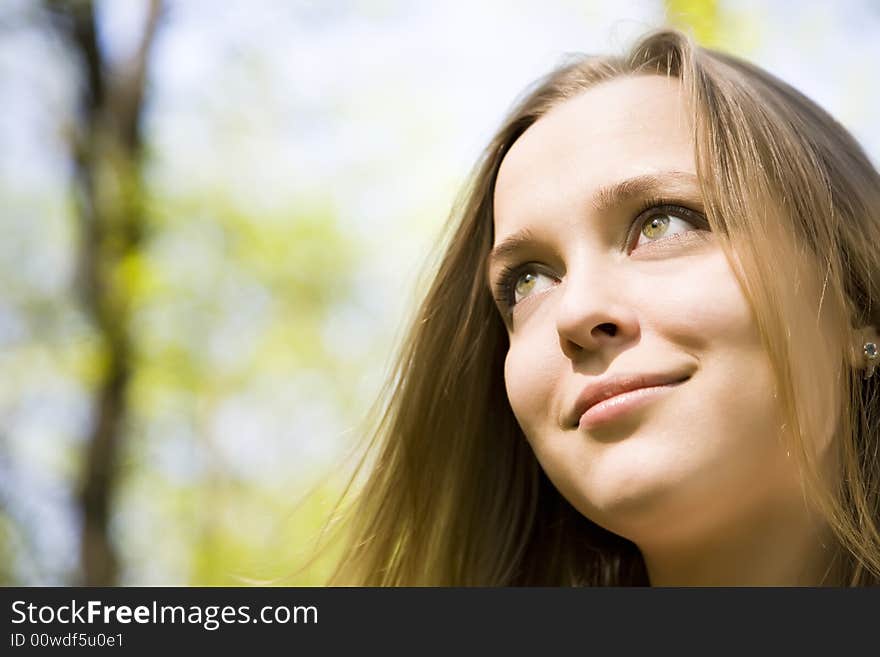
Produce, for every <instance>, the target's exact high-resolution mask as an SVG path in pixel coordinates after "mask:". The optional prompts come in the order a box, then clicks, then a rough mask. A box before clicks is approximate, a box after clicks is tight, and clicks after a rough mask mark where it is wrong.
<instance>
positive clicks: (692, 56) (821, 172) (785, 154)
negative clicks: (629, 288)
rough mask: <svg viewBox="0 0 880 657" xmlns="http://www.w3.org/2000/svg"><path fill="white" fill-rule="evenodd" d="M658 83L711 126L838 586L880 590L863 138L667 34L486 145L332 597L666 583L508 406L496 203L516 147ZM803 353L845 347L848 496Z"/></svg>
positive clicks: (876, 217)
mask: <svg viewBox="0 0 880 657" xmlns="http://www.w3.org/2000/svg"><path fill="white" fill-rule="evenodd" d="M647 74H650V75H664V76H671V77H675V78H678V79H679V80H680V83H681V86H682V90H683V92H684V94H685V96H686V98H687V100H688V102H689V106H690V108H691V110H692V114H693V127H694V143H695V148H696V165H697V173H698V176H699V178H700V181H701V185H702V192H703V197H704V198H703V200H704V204H705V207H706V214H707V218H708V220H709V223H710V226H711V228H712V230H713V232H716V233H718V235H719V237H720V238H721V243H722V245H723V246H724V248H725V249H726V252H727V254H728V257H729V258H735V260H736V262H737V267H736V268H735V270H736V272H737V276H738V277H739V280H740V284H741V285H742V288H743V290H744V292H745V293H746V296H747V298H748V300H749V303H750V304H751V306H752V310H753V312H754V316H755V318H756V322H757V326H758V329H759V331H760V334H761V337H762V340H763V342H764V345H765V347H766V349H767V353H768V355H769V357H770V361H771V364H772V367H773V370H774V374H775V377H776V383H777V386H778V391H777V397H778V399H779V402H780V404H781V407H782V410H783V412H784V415H785V418H786V427H787V429H788V430H789V432H790V436H792V438H791V439H790V440H791V443H790V445H789V446H788V448H789V449H790V450H791V451H792V452H793V453H794V454H795V455H796V457H797V459H798V463H799V465H800V466H801V471H802V473H803V480H804V482H805V490H806V492H807V493H808V494H809V496H810V499H812V500H813V501H814V503H815V504H816V506H817V507H818V508H819V509H821V511H822V512H823V513H824V516H825V518H826V519H827V522H828V524H829V526H830V527H831V529H832V530H833V532H834V535H835V537H836V539H837V543H838V548H837V555H838V557H839V558H837V561H836V564H835V566H836V567H835V570H834V572H835V581H834V582H833V583H837V584H876V583H878V582H880V533H878V525H880V448H878V433H880V430H878V419H880V418H878V406H877V400H876V399H875V397H876V393H877V384H876V383H875V379H876V378H877V377H875V379H869V380H863V378H862V376H861V373H860V371H859V369H858V367H856V366H854V365H853V362H854V360H853V359H854V353H855V352H854V351H853V346H852V345H853V344H854V343H858V340H859V334H858V333H857V329H858V327H863V326H880V304H878V303H877V301H878V299H880V297H878V293H880V251H878V249H877V248H876V245H877V244H878V240H877V236H878V235H880V176H878V174H877V171H876V170H875V169H874V167H873V166H872V165H871V163H870V161H869V160H868V158H867V157H866V156H865V154H864V153H863V151H862V149H861V148H860V147H859V145H858V144H857V143H856V142H855V140H854V139H853V138H852V137H851V136H850V135H849V134H848V133H847V131H846V130H845V129H844V128H842V127H841V126H840V125H839V124H838V123H837V122H836V121H835V120H834V119H832V118H831V117H830V116H829V115H828V114H827V113H825V112H824V111H823V110H822V109H820V108H819V107H818V106H817V105H815V104H814V103H813V102H811V101H810V100H809V99H807V98H806V97H805V96H803V95H802V94H800V93H799V92H797V91H796V90H794V89H793V88H791V87H790V86H788V85H787V84H785V83H783V82H781V81H780V80H778V79H776V78H775V77H773V76H771V75H769V74H768V73H766V72H764V71H763V70H761V69H759V68H757V67H755V66H753V65H751V64H749V63H747V62H744V61H742V60H740V59H737V58H735V57H732V56H730V55H726V54H722V53H719V52H715V51H712V50H708V49H705V48H700V47H697V46H695V45H694V44H693V43H692V41H691V40H690V39H689V38H688V37H687V36H685V35H683V34H682V33H680V32H678V31H673V30H661V31H657V32H654V33H651V34H649V35H647V36H645V37H643V38H642V39H641V40H640V41H639V42H638V43H637V44H636V45H635V46H634V47H633V48H632V49H631V51H630V52H629V53H628V54H627V55H625V56H622V57H585V56H584V57H580V58H578V59H577V60H575V61H572V62H570V63H568V64H566V65H564V66H562V67H560V68H559V69H557V70H555V71H553V72H552V73H550V74H549V75H548V76H546V77H545V78H543V79H541V80H539V81H538V83H536V85H535V86H534V87H533V88H532V89H531V90H529V91H528V93H527V94H526V95H525V96H524V97H523V98H522V100H520V101H519V102H518V103H517V104H516V106H515V107H514V108H513V110H512V111H511V113H510V115H509V117H508V118H507V119H506V120H505V121H504V123H503V125H502V127H501V129H500V130H499V131H498V133H497V134H496V136H495V137H494V138H493V139H492V141H491V143H490V144H489V146H488V147H487V148H486V149H485V151H484V153H483V155H482V156H481V158H480V161H479V162H478V164H477V166H476V168H475V170H474V172H473V175H472V176H471V179H470V180H471V182H470V184H469V186H468V188H467V189H466V190H465V191H464V193H463V195H462V196H461V200H460V202H459V203H457V204H456V208H455V209H454V211H453V214H452V216H451V217H450V220H449V222H448V224H447V226H446V230H447V234H446V239H445V241H444V244H445V245H446V246H445V252H444V254H443V256H442V258H441V261H440V263H439V267H438V270H437V272H436V276H434V278H433V282H432V284H431V285H430V289H429V291H428V292H427V295H426V297H425V298H424V301H423V302H422V303H421V305H420V307H419V308H418V312H417V313H416V315H415V316H414V317H413V319H412V324H411V327H410V329H409V332H408V334H407V336H406V338H405V340H404V341H403V344H402V348H401V351H400V355H399V358H398V360H397V363H396V367H395V369H394V371H393V375H392V377H391V379H390V381H389V384H388V387H387V388H386V397H385V398H384V399H385V402H386V403H385V405H384V407H383V408H384V411H383V412H382V414H381V416H380V417H379V418H378V420H377V422H376V425H375V427H374V430H373V431H372V433H371V440H370V444H369V447H370V451H368V452H367V453H368V457H367V458H366V459H365V460H362V461H361V464H360V468H359V470H360V474H361V475H363V474H364V470H365V469H366V468H369V472H368V476H367V478H366V480H365V482H364V483H363V485H362V486H360V487H359V488H358V490H357V495H356V497H354V498H353V502H352V503H350V504H348V506H347V507H346V510H345V514H344V516H343V519H344V523H343V527H344V528H345V531H346V539H345V540H346V547H345V549H344V553H343V556H342V559H341V561H340V562H339V565H338V568H337V570H336V572H335V573H334V574H333V576H332V578H331V580H330V583H331V584H335V585H349V584H355V585H366V586H384V585H398V586H399V585H423V586H433V585H455V586H471V585H487V586H508V585H527V586H531V585H539V586H567V585H628V584H648V583H649V582H648V577H647V573H646V569H645V565H644V562H643V560H642V557H641V554H640V552H639V550H638V548H637V547H636V546H635V545H634V544H633V543H631V542H630V541H628V540H626V539H624V538H621V537H619V536H617V535H615V534H612V533H610V532H608V531H607V530H605V529H603V528H601V527H599V526H598V525H596V524H595V523H593V522H591V521H590V520H589V519H587V518H585V517H584V516H582V515H581V514H580V513H578V512H577V511H576V510H574V508H573V507H572V506H571V505H569V503H568V502H567V501H566V500H565V499H564V498H563V497H562V496H561V494H560V493H559V492H558V491H557V490H556V488H555V487H554V486H553V485H552V483H551V482H550V481H549V479H548V478H547V477H546V475H544V473H543V471H542V469H541V468H540V466H539V464H538V462H537V460H536V458H535V456H534V454H533V452H532V450H531V448H530V447H529V445H528V443H527V442H526V439H525V437H524V435H523V433H522V431H521V430H520V428H519V426H518V424H517V422H516V419H515V418H514V415H513V413H512V411H511V409H510V406H509V403H508V400H507V396H506V392H505V386H504V375H503V364H504V359H505V355H506V352H507V348H508V338H507V333H506V330H505V327H504V324H503V322H502V320H501V318H500V316H499V314H498V312H497V310H496V308H495V306H494V303H493V299H492V296H491V294H490V292H489V289H488V286H487V284H486V270H485V267H486V255H487V254H488V252H489V251H490V249H491V247H492V242H493V221H492V218H493V207H492V203H493V189H494V185H495V180H496V176H497V174H498V169H499V166H500V164H501V161H502V159H503V158H504V156H505V155H506V153H507V152H508V150H509V149H510V147H511V145H512V144H513V143H514V142H515V141H516V140H517V139H518V138H519V136H520V135H522V134H523V132H524V131H525V130H526V129H527V128H528V127H529V126H531V125H532V124H533V123H534V122H535V121H537V120H538V119H539V118H540V117H541V116H542V115H544V114H545V113H546V112H547V111H548V110H549V109H551V108H552V107H554V106H556V105H557V104H559V103H561V102H564V101H565V100H566V99H568V98H571V97H573V96H575V95H577V94H579V93H581V92H583V91H584V90H586V89H588V88H589V87H590V86H592V85H595V84H597V83H598V82H601V81H603V80H608V79H611V78H614V77H618V76H624V75H647ZM779 240H785V241H786V243H789V244H792V245H795V246H796V247H797V249H799V250H800V251H801V252H802V253H806V254H808V255H809V258H808V260H807V262H809V263H812V266H813V271H812V272H810V271H806V270H803V271H798V270H796V268H795V269H793V267H794V265H792V267H789V268H788V269H785V268H784V270H785V271H786V272H787V273H788V274H789V276H787V277H786V276H783V275H780V274H781V272H780V267H779V261H778V257H779V252H780V251H779V248H778V247H779V245H780V242H779ZM732 261H733V260H732ZM789 270H791V271H789ZM817 270H818V272H819V277H818V279H819V282H820V284H821V290H820V292H821V293H820V295H819V296H818V298H817V299H816V300H815V302H816V304H817V305H816V306H815V311H816V316H817V318H818V315H819V313H820V312H827V313H829V315H830V317H831V318H832V321H833V322H834V329H835V335H838V336H839V337H840V339H839V341H838V342H836V343H835V344H818V345H803V344H800V343H798V341H797V339H795V337H796V336H795V337H793V332H792V330H791V329H792V327H791V326H790V322H791V318H792V317H793V316H795V315H793V313H794V305H793V304H794V303H795V301H798V302H800V303H802V302H803V299H796V297H797V296H798V295H797V293H796V291H797V290H798V289H799V281H800V280H801V278H803V277H809V276H813V277H815V276H816V271H817ZM823 308H824V309H825V310H824V311H823V310H822V309H823ZM858 344H859V345H860V344H861V343H858ZM803 349H808V350H810V349H823V350H827V353H830V354H831V357H832V358H833V359H834V362H836V363H839V376H838V380H837V381H830V382H826V383H827V385H828V386H829V390H836V391H840V392H839V393H835V394H836V395H837V396H836V397H835V400H836V401H837V402H839V403H838V408H839V411H840V414H839V422H838V423H837V431H836V432H835V436H834V443H833V446H834V449H835V450H836V452H835V456H836V463H837V467H838V470H839V472H838V473H837V475H838V476H836V477H835V478H834V482H833V483H832V484H831V485H829V484H828V483H827V482H828V477H826V476H823V474H822V472H821V471H820V465H819V458H818V455H817V451H816V449H814V448H813V447H811V446H813V445H815V444H816V443H815V442H814V440H815V439H816V437H815V436H814V435H813V434H815V432H816V431H817V430H818V429H817V428H816V427H817V426H818V424H820V423H821V420H822V418H817V417H815V412H814V410H813V408H812V406H811V404H810V403H809V398H808V396H807V395H805V394H802V390H803V389H804V388H803V386H804V384H803V382H804V381H808V380H809V369H808V367H807V366H806V365H802V364H803V363H808V362H809V353H803V351H802V350H803ZM805 368H806V369H805ZM832 386H833V388H832ZM838 397H839V399H838ZM368 463H369V466H367V465H366V464H368ZM356 474H357V473H356ZM346 499H349V498H346Z"/></svg>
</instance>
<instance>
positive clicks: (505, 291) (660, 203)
mask: <svg viewBox="0 0 880 657" xmlns="http://www.w3.org/2000/svg"><path fill="white" fill-rule="evenodd" d="M648 210H655V211H656V212H653V213H651V214H646V213H647V212H648ZM663 214H672V215H674V216H676V217H679V218H680V219H684V220H686V221H687V222H688V223H689V224H692V225H693V226H694V227H695V228H698V229H699V228H701V229H703V230H707V229H708V228H709V222H708V221H706V218H705V217H704V216H703V215H702V214H701V213H699V212H697V211H695V210H691V209H689V208H686V207H684V206H682V205H680V204H678V203H675V202H673V201H669V200H667V199H660V198H648V199H646V200H645V201H643V202H642V204H641V205H640V206H639V208H638V209H637V210H636V211H635V219H633V221H632V223H631V224H630V229H629V231H628V232H627V236H626V244H624V245H623V246H625V247H628V246H629V244H630V242H632V239H633V228H635V227H636V226H639V227H641V226H644V225H645V223H646V222H647V221H648V220H649V219H651V218H653V217H655V216H657V215H661V216H662V215H663ZM674 238H675V235H672V236H670V237H661V238H659V239H657V240H654V242H660V241H662V240H664V239H674ZM530 269H531V270H535V271H537V270H539V269H540V268H539V267H537V266H536V265H534V264H524V265H504V267H503V268H502V269H501V271H500V272H499V274H498V277H497V279H496V283H495V290H496V293H495V301H496V302H497V303H498V305H499V307H501V308H502V309H503V311H504V312H505V314H509V313H510V312H512V310H513V307H514V306H515V305H516V302H515V301H514V299H515V292H514V287H513V286H514V285H515V284H516V282H517V280H519V277H520V276H522V275H523V274H525V273H526V272H528V271H529V270H530Z"/></svg>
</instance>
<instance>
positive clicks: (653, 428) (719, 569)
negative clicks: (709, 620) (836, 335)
mask: <svg viewBox="0 0 880 657" xmlns="http://www.w3.org/2000/svg"><path fill="white" fill-rule="evenodd" d="M688 116H689V114H688V110H687V107H686V105H685V102H684V99H683V97H682V94H681V90H680V87H679V85H678V83H677V81H675V80H670V79H667V78H663V77H659V76H640V77H624V78H618V79H615V80H612V81H608V82H603V83H601V84H599V85H597V86H595V87H592V88H591V89H589V90H587V91H585V92H583V93H582V94H580V95H578V96H576V97H574V98H572V99H569V100H567V101H565V102H563V103H561V104H560V105H558V106H556V107H555V108H553V109H552V110H551V111H550V112H548V113H547V114H546V115H544V116H543V117H542V118H540V119H539V120H538V121H537V122H536V123H535V124H534V125H532V126H531V127H530V128H529V129H528V130H527V131H526V132H525V133H524V134H523V135H522V136H521V137H520V138H519V139H518V140H517V141H516V143H515V144H514V145H513V147H512V148H511V150H510V151H509V153H508V154H507V156H506V157H505V159H504V161H503V163H502V165H501V169H500V171H499V175H498V179H497V183H496V188H495V197H494V203H495V206H494V207H495V215H494V227H495V246H497V245H499V244H501V243H503V242H504V241H505V240H507V239H508V238H510V237H511V236H513V235H515V234H518V233H519V232H520V231H522V230H524V229H525V230H528V231H529V239H528V241H527V242H526V243H525V244H524V245H522V247H521V248H520V249H519V250H518V251H516V252H515V253H510V254H507V255H505V256H504V258H502V259H494V260H492V261H491V264H490V268H489V277H490V284H491V285H493V293H495V294H496V296H498V295H500V294H501V292H500V291H499V289H498V288H497V286H496V285H495V282H496V281H497V277H498V275H499V273H500V271H501V268H502V267H503V266H504V265H508V266H519V265H524V264H527V263H534V264H535V268H533V269H531V270H528V271H531V272H532V273H533V274H534V276H533V277H532V278H531V279H528V278H526V279H524V278H522V277H521V273H522V272H520V278H519V283H520V285H519V289H520V290H521V292H522V294H521V297H522V298H521V300H520V301H519V302H518V303H517V304H516V305H515V306H514V307H513V309H512V312H511V315H510V316H509V317H507V319H506V321H507V326H508V333H509V337H510V349H509V352H508V354H507V358H506V361H505V383H506V387H507V393H508V398H509V401H510V405H511V408H512V409H513V412H514V414H515V415H516V417H517V420H518V421H519V424H520V426H521V428H522V429H523V432H524V433H525V435H526V437H527V439H528V440H529V442H530V444H531V446H532V448H533V450H534V452H535V455H536V456H537V458H538V460H539V462H540V463H541V466H542V467H543V468H544V470H545V471H546V473H547V475H548V476H549V477H550V479H551V480H552V481H553V483H554V484H555V485H556V487H557V488H558V489H559V490H560V492H561V493H562V494H563V495H564V496H565V497H566V499H568V501H569V502H571V504H572V505H573V506H574V507H575V508H577V509H578V510H579V511H580V512H581V513H583V514H584V515H585V516H586V517H588V518H590V519H591V520H592V521H594V522H596V523H598V524H599V525H601V526H603V527H605V528H606V529H608V530H610V531H612V532H615V533H617V534H619V535H621V536H624V537H626V538H628V539H630V540H632V541H634V542H635V543H636V544H637V545H638V546H639V548H640V549H641V551H642V554H643V556H644V558H645V562H646V564H647V566H648V572H649V576H650V579H651V582H652V584H655V585H666V584H671V585H690V584H774V585H784V584H818V583H820V582H821V581H822V579H823V576H824V575H825V573H826V569H827V566H828V561H829V554H830V551H829V550H828V549H827V548H826V547H825V546H826V545H828V544H829V543H828V541H827V535H826V534H827V530H826V528H825V526H824V524H823V523H822V522H821V521H820V520H819V519H818V517H817V515H816V514H815V513H813V512H811V511H810V509H809V508H808V507H807V505H806V504H805V502H804V494H803V492H802V487H801V480H800V476H799V472H798V468H797V466H796V464H795V459H793V458H792V457H791V456H790V455H789V454H788V450H787V449H786V447H785V446H784V445H785V443H784V441H783V440H782V432H783V424H784V421H783V419H782V416H781V414H780V409H779V406H778V402H777V400H776V397H775V393H774V384H773V377H772V372H771V368H770V362H769V360H768V357H767V354H766V353H765V351H764V349H763V347H762V343H761V340H760V336H759V333H758V331H757V328H756V324H755V320H754V317H753V314H752V312H751V310H750V307H749V305H748V303H747V300H746V297H745V295H744V293H743V291H742V289H741V287H740V285H739V283H738V281H737V279H736V277H735V275H734V270H733V269H732V266H731V263H730V262H729V261H728V259H727V257H726V256H725V254H724V252H723V251H722V249H721V246H720V245H719V243H718V241H717V240H716V238H715V236H714V235H713V234H712V233H711V232H710V231H709V230H708V227H707V226H702V225H699V222H698V221H696V220H694V215H687V214H686V213H684V212H681V211H676V213H673V216H671V217H670V219H669V224H668V226H667V227H666V232H665V233H656V232H655V233H650V231H649V235H648V236H646V235H645V234H644V233H641V232H640V231H641V228H643V225H644V223H645V221H650V218H647V219H646V218H645V215H641V217H642V218H641V219H639V223H634V222H635V220H636V218H637V214H638V211H639V210H640V207H641V204H642V203H643V202H644V201H645V200H646V199H645V195H646V194H649V195H650V196H651V197H654V196H655V195H659V196H660V197H661V198H663V199H664V200H668V201H671V202H674V203H675V204H676V205H681V206H684V207H686V208H689V209H691V210H693V211H695V212H700V211H702V201H701V196H700V188H699V183H698V181H697V179H696V168H695V162H694V145H693V141H692V131H691V127H690V125H689V118H688ZM668 172H675V173H674V174H673V175H667V174H668ZM645 174H652V175H656V176H657V177H659V178H661V179H663V181H661V182H660V183H659V187H658V188H657V189H654V190H653V191H646V192H643V193H641V194H639V195H636V196H635V197H633V198H624V199H617V200H614V201H613V202H612V199H609V197H608V195H607V194H605V195H604V196H603V195H602V194H599V192H600V190H602V189H607V188H608V187H609V186H612V185H614V184H615V183H618V182H620V181H621V180H625V179H629V178H632V177H634V176H642V175H645ZM689 177H690V180H689ZM661 214H662V213H661ZM666 214H667V216H668V215H669V213H666ZM691 220H694V223H693V224H692V223H689V221H691ZM628 237H630V238H631V239H630V240H629V242H627V241H626V240H627V238H628ZM515 278H516V277H515ZM500 310H501V312H502V315H505V313H506V309H505V308H504V307H503V304H501V306H500ZM798 325H799V326H803V325H808V326H816V324H815V323H810V322H806V323H800V324H798ZM815 330H816V331H821V330H822V326H821V325H820V326H818V327H816V328H815ZM806 337H807V338H808V339H821V338H822V336H821V334H817V335H809V336H806ZM816 367H817V368H819V369H818V371H819V373H820V374H822V373H823V372H824V375H827V376H833V375H834V373H833V367H832V364H831V363H830V362H827V363H826V362H823V361H822V360H821V359H818V362H817V363H816ZM632 373H677V374H680V375H686V376H689V377H690V378H689V379H688V380H687V381H685V382H684V383H682V384H680V385H678V386H676V387H674V388H670V389H668V390H666V391H664V392H663V393H662V394H660V395H657V396H656V397H653V398H652V399H651V400H650V401H649V402H648V403H647V404H643V405H642V406H640V407H639V408H637V409H634V410H632V411H630V412H627V413H625V414H623V415H621V416H620V417H618V418H616V419H612V420H610V421H608V422H605V423H600V424H598V425H597V426H590V427H586V428H585V427H583V426H582V427H578V426H575V425H574V423H572V422H571V419H570V416H571V414H572V411H573V406H574V404H575V401H576V399H577V397H578V395H579V394H580V393H581V391H582V390H583V389H584V387H585V386H586V385H587V384H588V383H589V382H591V381H593V380H595V379H596V378H598V377H604V376H613V375H618V374H632ZM825 380H830V379H825ZM817 403H819V404H823V403H827V404H829V405H828V407H827V408H825V407H821V406H820V408H819V410H820V411H821V412H827V415H828V416H831V409H832V406H831V404H832V401H830V400H823V399H819V400H818V402H817Z"/></svg>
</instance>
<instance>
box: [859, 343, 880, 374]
mask: <svg viewBox="0 0 880 657" xmlns="http://www.w3.org/2000/svg"><path fill="white" fill-rule="evenodd" d="M862 351H863V352H864V354H865V357H866V358H867V359H868V366H867V367H866V368H865V378H866V379H870V378H871V377H872V376H874V368H875V367H876V365H875V364H874V361H875V360H877V356H878V355H880V354H878V351H877V344H876V343H874V342H866V343H865V346H864V347H863V348H862Z"/></svg>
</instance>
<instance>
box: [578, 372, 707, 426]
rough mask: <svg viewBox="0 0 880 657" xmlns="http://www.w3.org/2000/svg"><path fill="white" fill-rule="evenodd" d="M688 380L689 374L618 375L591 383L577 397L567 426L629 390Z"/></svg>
mask: <svg viewBox="0 0 880 657" xmlns="http://www.w3.org/2000/svg"><path fill="white" fill-rule="evenodd" d="M689 378H690V375H689V374H682V373H671V374H670V373H663V374H619V375H616V376H609V377H605V378H602V379H596V380H595V381H591V382H590V383H589V384H587V386H586V387H585V388H584V389H583V390H582V391H581V394H580V395H578V398H577V400H576V401H575V403H574V407H573V408H572V411H571V414H570V415H569V418H568V422H569V426H575V427H576V426H577V425H578V424H579V423H580V419H581V416H582V415H583V414H584V413H586V412H587V411H588V410H589V409H590V408H592V407H593V406H595V405H596V404H598V403H599V402H601V401H605V400H606V399H608V398H610V397H614V396H615V395H620V394H622V393H624V392H629V391H631V390H638V389H640V388H651V387H653V386H664V385H669V384H670V383H681V382H682V381H685V380H687V379H689Z"/></svg>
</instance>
